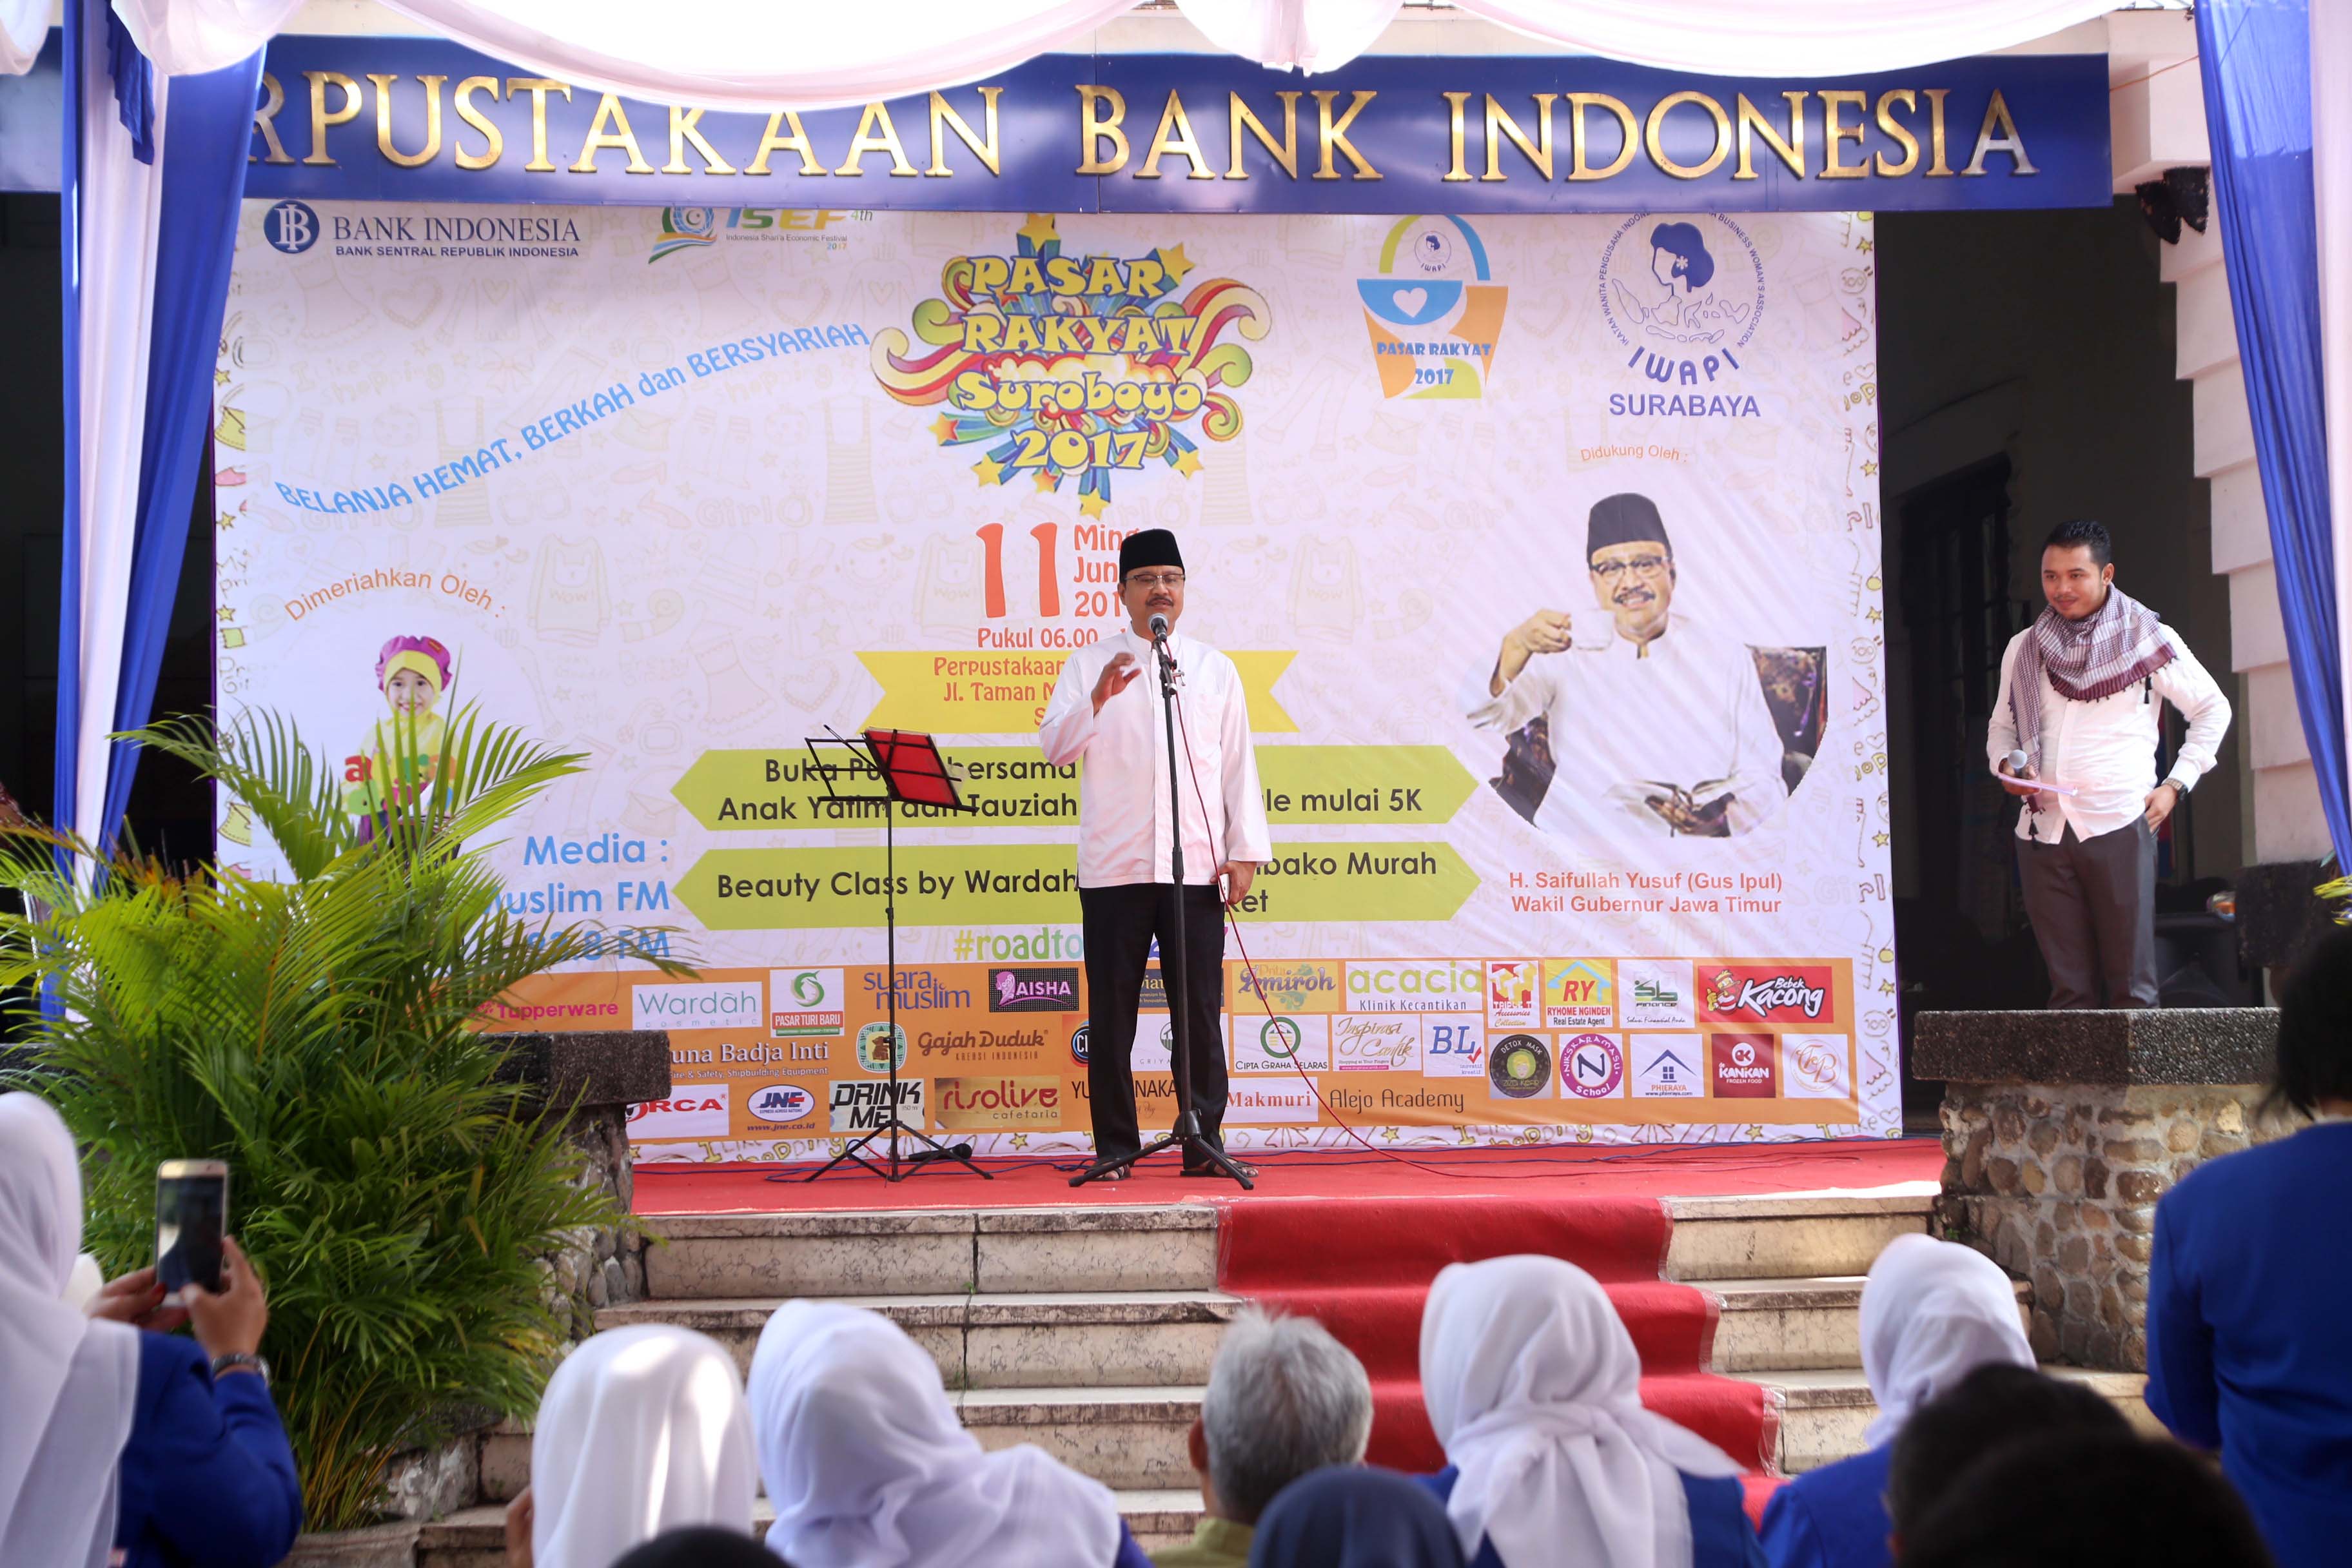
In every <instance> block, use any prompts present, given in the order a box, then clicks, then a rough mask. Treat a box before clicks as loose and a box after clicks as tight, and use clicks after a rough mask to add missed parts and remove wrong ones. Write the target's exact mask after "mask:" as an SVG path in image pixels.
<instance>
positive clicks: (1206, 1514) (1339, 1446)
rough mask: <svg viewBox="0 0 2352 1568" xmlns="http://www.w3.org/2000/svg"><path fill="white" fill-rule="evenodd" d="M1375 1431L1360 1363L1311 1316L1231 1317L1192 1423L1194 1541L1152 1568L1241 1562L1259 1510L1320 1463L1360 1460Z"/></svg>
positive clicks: (1236, 1567) (1247, 1311) (1163, 1555)
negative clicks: (1197, 1498) (1196, 1481)
mask: <svg viewBox="0 0 2352 1568" xmlns="http://www.w3.org/2000/svg"><path fill="white" fill-rule="evenodd" d="M1371 1434H1372V1382H1371V1379H1370V1377H1368V1376H1366V1375H1365V1373H1364V1363H1362V1362H1360V1361H1358V1360H1357V1359H1356V1357H1355V1355H1354V1353H1353V1352H1350V1351H1349V1349H1348V1347H1347V1346H1345V1345H1343V1344H1341V1343H1340V1342H1339V1341H1338V1340H1335V1339H1333V1338H1332V1337H1331V1334H1330V1331H1328V1330H1327V1329H1326V1328H1324V1327H1323V1325H1322V1324H1320V1323H1318V1322H1317V1321H1315V1320H1314V1319H1312V1318H1283V1317H1274V1316H1270V1315H1269V1314H1267V1313H1265V1312H1264V1311H1261V1310H1259V1309H1257V1308H1255V1307H1244V1308H1243V1309H1242V1310H1240V1311H1239V1312H1237V1313H1235V1314H1234V1321H1233V1322H1232V1324H1231V1325H1230V1326H1229V1327H1228V1328H1227V1329H1226V1330H1225V1336H1224V1338H1223V1340H1221V1341H1220V1342H1218V1344H1217V1355H1216V1359H1215V1360H1214V1361H1213V1362H1212V1363H1210V1366H1209V1390H1208V1393H1207V1394H1205V1395H1204V1396H1203V1397H1202V1400H1201V1415H1200V1417H1199V1419H1197V1420H1195V1421H1194V1422H1193V1423H1192V1468H1194V1469H1195V1470H1198V1471H1199V1472H1200V1474H1201V1503H1202V1510H1203V1514H1202V1520H1201V1524H1200V1528H1199V1529H1197V1530H1196V1531H1193V1532H1192V1540H1191V1541H1190V1542H1187V1543H1186V1544H1184V1545H1181V1546H1171V1547H1168V1548H1166V1549H1164V1550H1162V1551H1160V1552H1154V1553H1153V1554H1152V1558H1151V1560H1152V1562H1154V1563H1157V1564H1159V1568H1245V1565H1246V1564H1247V1563H1248V1562H1249V1554H1250V1537H1251V1536H1252V1535H1253V1534H1254V1533H1255V1531H1256V1528H1257V1518H1258V1515H1259V1514H1261V1513H1263V1512H1265V1507H1266V1505H1267V1504H1268V1503H1270V1502H1272V1501H1273V1500H1274V1498H1275V1494H1276V1492H1279V1491H1280V1490H1282V1489H1283V1488H1285V1487H1286V1486H1288V1485H1289V1484H1290V1483H1291V1482H1293V1481H1295V1480H1297V1479H1298V1478H1299V1477H1301V1476H1303V1475H1306V1474H1307V1472H1308V1471H1310V1470H1319V1469H1321V1468H1324V1467H1325V1466H1326V1465H1353V1464H1359V1463H1360V1462H1362V1460H1363V1458H1364V1445H1365V1443H1366V1442H1367V1441H1369V1440H1370V1437H1371Z"/></svg>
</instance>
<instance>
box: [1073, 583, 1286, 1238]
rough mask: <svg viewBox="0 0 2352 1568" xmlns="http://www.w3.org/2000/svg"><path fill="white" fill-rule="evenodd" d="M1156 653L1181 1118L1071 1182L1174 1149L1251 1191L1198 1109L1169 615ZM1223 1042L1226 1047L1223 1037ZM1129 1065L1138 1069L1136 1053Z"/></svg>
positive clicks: (1163, 974)
mask: <svg viewBox="0 0 2352 1568" xmlns="http://www.w3.org/2000/svg"><path fill="white" fill-rule="evenodd" d="M1151 654H1152V659H1153V661H1154V663H1156V664H1157V665H1158V666H1159V669H1160V718H1161V720H1162V721H1164V722H1165V724H1166V727H1167V735H1168V822H1169V828H1170V831H1169V835H1168V875H1169V878H1170V879H1171V881H1172V882H1173V883H1174V884H1175V885H1174V886H1173V887H1171V888H1170V889H1168V898H1169V901H1170V902H1171V904H1172V905H1173V907H1174V910H1175V913H1174V915H1173V917H1172V918H1171V920H1170V921H1169V922H1168V934H1169V939H1170V940H1169V941H1168V942H1165V943H1164V944H1162V946H1161V948H1160V984H1162V985H1163V986H1164V987H1165V988H1166V990H1167V993H1168V1030H1169V1037H1170V1038H1169V1045H1170V1047H1171V1056H1172V1058H1173V1059H1172V1060H1171V1062H1170V1064H1169V1065H1170V1067H1171V1068H1173V1069H1174V1070H1173V1071H1172V1072H1171V1073H1170V1075H1169V1076H1170V1077H1171V1079H1174V1081H1175V1086H1176V1123H1175V1125H1174V1126H1172V1127H1171V1128H1170V1129H1169V1130H1168V1133H1167V1136H1165V1137H1162V1138H1156V1139H1154V1140H1152V1141H1151V1142H1149V1143H1146V1144H1145V1145H1144V1146H1143V1147H1142V1148H1140V1149H1138V1150H1137V1151H1136V1152H1134V1153H1132V1154H1115V1155H1113V1156H1111V1157H1110V1158H1109V1159H1108V1160H1097V1161H1096V1162H1095V1163H1093V1164H1091V1165H1088V1166H1087V1168H1086V1169H1085V1170H1083V1171H1081V1172H1079V1173H1077V1174H1076V1175H1075V1176H1072V1177H1071V1178H1070V1185H1072V1186H1074V1187H1075V1186H1078V1185H1081V1184H1084V1183H1087V1182H1093V1181H1099V1180H1100V1179H1101V1178H1103V1177H1105V1176H1108V1175H1110V1174H1112V1173H1114V1172H1118V1171H1124V1170H1126V1169H1127V1168H1128V1167H1129V1166H1130V1165H1132V1164H1134V1163H1136V1162H1137V1161H1138V1160H1140V1159H1142V1158H1143V1157H1144V1156H1145V1155H1147V1154H1157V1153H1159V1152H1160V1151H1161V1150H1162V1149H1173V1150H1175V1151H1176V1152H1177V1153H1178V1154H1179V1155H1180V1156H1181V1158H1182V1160H1183V1162H1184V1163H1185V1164H1186V1165H1188V1166H1190V1167H1192V1169H1193V1170H1194V1171H1195V1172H1196V1173H1198V1174H1201V1175H1223V1176H1231V1177H1232V1178H1233V1179H1234V1181H1236V1182H1239V1183H1240V1184H1241V1185H1242V1190H1243V1191H1244V1192H1248V1191H1249V1190H1250V1189H1251V1187H1252V1185H1253V1184H1252V1183H1251V1181H1250V1179H1249V1178H1248V1177H1247V1176H1245V1175H1244V1174H1243V1173H1242V1170H1241V1167H1240V1166H1238V1165H1236V1164H1235V1163H1234V1162H1233V1161H1232V1160H1231V1159H1229V1158H1228V1157H1227V1156H1226V1154H1225V1152H1224V1151H1223V1149H1220V1148H1218V1147H1217V1146H1216V1145H1215V1144H1214V1143H1212V1142H1209V1140H1208V1138H1207V1136H1206V1135H1205V1134H1203V1133H1202V1131H1201V1118H1200V1115H1199V1114H1198V1113H1197V1112H1196V1111H1194V1110H1193V1109H1192V1058H1191V1035H1192V970H1191V968H1190V967H1189V965H1188V961H1187V959H1186V956H1185V952H1184V796H1183V793H1182V792H1181V790H1179V789H1178V788H1177V787H1176V781H1177V780H1178V779H1179V778H1181V777H1182V776H1183V775H1182V774H1181V773H1180V772H1179V771H1178V770H1177V767H1176V678H1177V673H1178V672H1177V669H1176V656H1175V655H1174V654H1173V653H1171V652H1170V651H1169V647H1168V623H1167V620H1166V619H1165V618H1164V617H1162V616H1153V617H1152V637H1151ZM1217 1048H1218V1049H1220V1050H1222V1049H1223V1048H1224V1047H1223V1042H1222V1041H1221V1042H1219V1044H1218V1047H1217ZM1129 1070H1130V1071H1132V1070H1133V1066H1132V1058H1131V1057H1130V1058H1129Z"/></svg>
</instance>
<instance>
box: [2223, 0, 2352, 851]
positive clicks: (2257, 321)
mask: <svg viewBox="0 0 2352 1568" xmlns="http://www.w3.org/2000/svg"><path fill="white" fill-rule="evenodd" d="M2339 3H2340V0H2339ZM2197 48H2198V53H2199V55H2200V58H2202V60H2203V62H2204V64H2203V72H2204V79H2205V123H2206V129H2207V132H2208V134H2209V135H2210V138H2211V142H2212V149H2213V205H2214V207H2215V208H2216V209H2217V212H2218V215H2219V216H2220V218H2221V259H2222V265H2223V267H2224V268H2225V269H2226V270H2227V271H2228V273H2229V278H2230V308H2231V313H2232V314H2233V315H2234V316H2235V318H2236V321H2237V327H2238V356H2239V360H2240V363H2242V365H2243V367H2244V371H2245V377H2246V402H2247V404H2248V405H2249V408H2250V411H2251V412H2252V416H2253V426H2254V456H2255V459H2256V464H2257V466H2258V467H2259V468H2261V469H2262V476H2263V506H2264V507H2265V508H2266V509H2267V510H2268V511H2269V513H2270V525H2271V556H2272V559H2273V562H2274V563H2275V564H2276V568H2277V572H2278V595H2279V614H2280V616H2281V617H2282V618H2283V619H2284V622H2285V624H2286V647H2287V661H2288V664H2289V666H2290V667H2291V668H2292V669H2293V671H2294V700H2295V706H2296V707H2297V708H2298V709H2300V710H2302V714H2303V732H2304V739H2305V742H2306V743H2307V744H2308V745H2309V746H2310V749H2311V764H2312V767H2313V769H2314V770H2315V772H2316V773H2318V775H2319V799H2320V805H2321V809H2322V810H2323V811H2324V812H2325V813H2326V817H2327V833H2328V837H2329V838H2330V839H2331V840H2332V841H2333V842H2334V844H2335V846H2336V863H2337V864H2338V865H2339V866H2343V865H2352V807H2347V801H2346V793H2347V785H2346V778H2345V736H2344V705H2343V700H2342V694H2341V689H2340V682H2341V679H2342V677H2341V674H2340V672H2341V671H2342V669H2343V668H2344V666H2343V660H2342V657H2341V649H2342V644H2341V640H2340V639H2341V633H2340V623H2339V622H2338V620H2337V618H2336V608H2337V607H2336V555H2335V549H2334V546H2333V543H2332V542H2331V540H2330V536H2329V528H2330V518H2329V508H2328V500H2327V435H2326V403H2325V400H2324V396H2323V392H2322V381H2321V368H2320V367H2321V363H2322V361H2321V352H2322V351H2321V340H2320V331H2319V236H2318V219H2317V216H2316V211H2315V198H2314V195H2313V190H2312V178H2311V15H2310V7H2309V0H2200V3H2199V5H2198V6H2197Z"/></svg>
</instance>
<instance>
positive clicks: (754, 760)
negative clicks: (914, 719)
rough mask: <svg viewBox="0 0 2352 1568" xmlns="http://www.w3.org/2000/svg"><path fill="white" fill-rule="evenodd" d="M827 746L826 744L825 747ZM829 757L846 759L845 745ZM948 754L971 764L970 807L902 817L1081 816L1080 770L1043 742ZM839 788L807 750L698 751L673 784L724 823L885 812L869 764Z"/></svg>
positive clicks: (1024, 820) (791, 824)
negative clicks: (1057, 760) (1053, 756)
mask: <svg viewBox="0 0 2352 1568" xmlns="http://www.w3.org/2000/svg"><path fill="white" fill-rule="evenodd" d="M821 749H822V748H821ZM833 750H835V752H837V753H838V754H836V755H835V756H834V757H830V758H827V759H826V761H827V763H829V764H831V765H835V766H838V765H840V764H841V763H843V762H844V761H845V758H846V757H847V756H848V755H849V753H848V752H843V751H841V749H840V748H833ZM940 756H942V757H944V758H946V759H947V761H948V762H949V763H951V764H955V765H958V766H961V768H962V769H963V770H964V779H963V784H962V786H961V795H962V797H963V799H964V801H965V803H966V804H968V805H972V806H974V807H975V808H976V809H975V810H973V811H970V812H949V811H926V810H924V809H923V808H922V807H919V806H901V807H899V808H898V812H899V816H898V820H899V821H900V822H901V823H903V824H916V823H922V824H933V823H937V824H944V825H950V826H957V827H1035V826H1069V825H1072V824H1075V823H1076V821H1077V820H1078V770H1077V767H1076V764H1075V763H1074V764H1072V765H1071V766H1069V767H1066V768H1057V767H1055V766H1054V765H1053V764H1052V763H1048V762H1047V761H1045V753H1044V752H1040V751H1039V750H1038V749H1037V748H1036V746H1035V745H1034V744H1031V745H1020V746H942V747H941V748H940ZM834 788H835V790H837V791H839V792H840V793H839V795H838V796H837V797H835V796H830V795H827V794H826V793H825V786H824V782H823V781H822V780H821V779H819V778H817V777H816V776H815V775H814V767H813V764H812V763H810V761H809V756H808V753H807V752H805V751H803V750H800V749H798V748H785V749H781V750H774V751H732V750H730V751H718V752H703V753H702V755H700V756H699V757H697V758H696V759H695V760H694V765H693V766H692V767H689V768H688V769H687V770H686V772H685V773H684V774H683V775H681V776H680V777H679V779H678V781H677V783H676V784H672V785H671V786H670V794H672V795H676V796H677V801H678V804H679V805H683V806H685V807H686V809H687V810H688V811H689V812H692V813H693V814H694V819H695V820H696V821H697V822H699V823H701V824H702V826H705V827H708V828H711V829H714V830H716V831H719V832H722V833H724V832H740V831H751V830H759V831H762V832H772V831H775V830H777V829H783V830H786V831H790V830H792V829H794V828H803V827H805V828H827V829H830V828H837V827H840V826H843V825H844V824H845V823H852V822H866V821H878V820H879V816H878V813H879V811H880V807H879V806H878V805H871V804H869V803H871V802H873V801H877V800H878V799H879V798H880V796H881V793H882V784H881V781H880V779H879V778H877V776H876V775H875V773H873V772H872V770H870V769H867V768H865V767H863V766H862V765H860V766H858V767H857V768H856V769H855V770H854V771H853V772H849V773H844V774H842V775H840V776H838V777H836V778H835V781H834Z"/></svg>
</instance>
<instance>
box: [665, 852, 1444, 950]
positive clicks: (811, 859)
mask: <svg viewBox="0 0 2352 1568" xmlns="http://www.w3.org/2000/svg"><path fill="white" fill-rule="evenodd" d="M1274 856H1275V858H1274V859H1273V860H1272V861H1270V862H1268V863H1267V864H1266V865H1265V867H1263V868H1260V869H1259V871H1258V875H1257V883H1256V886H1255V887H1254V888H1253V889H1251V891H1250V897H1249V899H1248V900H1247V901H1246V902H1244V904H1243V906H1242V908H1241V913H1242V914H1244V916H1248V917H1251V918H1254V919H1257V920H1269V921H1443V920H1448V919H1451V918H1452V916H1453V914H1454V910H1458V909H1460V908H1461V907H1462V905H1463V902H1464V900H1466V899H1468V898H1469V897H1470V895H1471V893H1472V892H1474V891H1475V890H1476V889H1477V886H1478V877H1477V873H1475V872H1474V871H1472V870H1471V869H1470V868H1469V866H1468V865H1467V864H1465V862H1464V861H1463V858H1462V857H1461V856H1459V855H1457V854H1455V853H1454V848H1453V846H1451V845H1447V844H1436V843H1427V844H1423V843H1412V844H1407V843H1391V844H1289V845H1276V847H1275V851H1274ZM885 880H886V879H885V874H884V856H883V851H882V850H881V849H879V848H878V847H860V848H821V849H713V850H711V851H710V852H709V854H707V855H705V856H703V857H702V858H701V859H699V860H697V861H696V862H695V863H694V868H693V869H692V870H690V871H688V872H687V874H686V876H685V877H684V878H683V879H681V880H680V881H679V882H678V884H677V900H678V902H680V903H682V904H684V905H685V906H686V907H687V908H688V910H692V911H693V913H694V916H695V918H696V919H698V920H699V921H701V922H702V923H703V924H704V925H705V926H706V927H708V928H709V929H710V930H712V931H822V930H825V929H827V928H832V927H841V926H876V925H879V924H881V923H882V904H883V898H884V894H885V891H886V888H885ZM1077 889H1078V874H1077V851H1076V849H1075V848H1073V847H1071V846H1069V845H1066V844H1002V845H997V844H952V845H948V844H942V845H922V846H919V847H902V848H901V849H899V851H898V887H897V895H898V923H899V924H900V925H902V926H927V925H1025V924H1028V923H1029V922H1031V921H1066V920H1069V919H1070V918H1071V917H1072V916H1073V915H1075V914H1076V910H1077V901H1078V900H1077Z"/></svg>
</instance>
